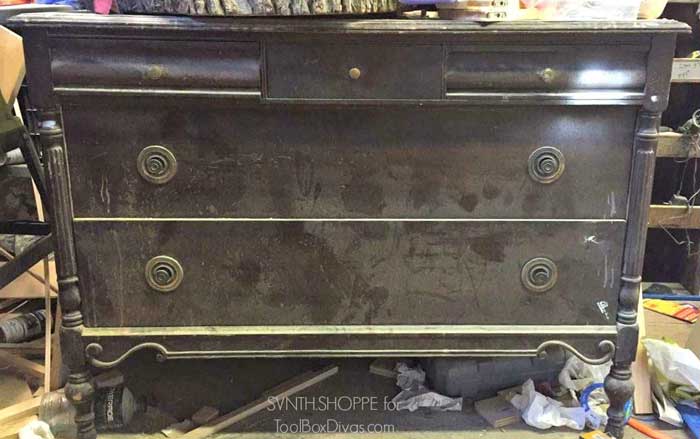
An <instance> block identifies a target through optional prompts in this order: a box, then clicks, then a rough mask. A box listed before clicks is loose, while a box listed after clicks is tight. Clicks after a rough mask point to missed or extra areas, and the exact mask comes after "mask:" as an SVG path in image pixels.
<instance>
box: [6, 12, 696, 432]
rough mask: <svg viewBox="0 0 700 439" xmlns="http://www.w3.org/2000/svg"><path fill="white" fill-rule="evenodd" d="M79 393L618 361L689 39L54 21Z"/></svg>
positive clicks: (623, 366) (616, 427)
mask: <svg viewBox="0 0 700 439" xmlns="http://www.w3.org/2000/svg"><path fill="white" fill-rule="evenodd" d="M12 25H13V26H14V27H15V28H17V29H18V30H19V31H20V32H21V33H22V34H23V36H24V38H25V47H26V52H27V60H28V93H29V100H30V102H31V104H32V107H33V108H31V109H30V113H31V114H34V115H35V116H36V118H37V120H38V121H39V123H40V126H41V129H40V132H41V143H42V146H43V150H44V161H45V163H46V172H47V174H48V180H49V181H50V186H51V195H52V198H51V199H52V203H53V209H52V213H53V225H54V230H55V234H56V237H57V252H56V258H57V263H58V271H59V283H60V288H61V304H62V307H63V313H64V314H63V325H62V333H63V342H64V347H63V350H64V356H65V361H66V363H67V364H68V365H69V366H70V368H71V375H70V379H69V384H68V386H67V392H68V395H69V396H70V398H71V399H72V400H73V401H74V402H75V404H76V406H77V408H78V422H79V424H80V431H81V436H82V437H83V438H89V437H92V436H94V434H95V432H94V427H93V422H92V417H91V395H92V392H93V389H92V386H91V379H90V374H89V372H88V365H93V366H97V367H110V366H114V365H116V364H118V363H119V362H121V361H122V360H123V359H124V358H126V357H127V356H129V355H130V354H132V353H133V352H135V351H138V350H142V349H151V350H153V351H155V353H156V355H157V357H158V358H159V359H170V358H194V357H205V358H218V357H272V356H274V357H282V356H315V357H329V356H392V355H395V356H398V355H400V356H527V355H538V354H543V353H544V352H545V351H546V350H548V349H554V348H565V349H566V350H568V351H570V352H572V353H573V354H574V355H577V356H579V357H580V358H582V359H583V360H585V361H588V362H591V363H602V362H605V361H607V360H609V359H613V360H614V366H613V368H612V371H611V373H610V376H609V377H608V379H607V380H606V384H605V385H606V390H607V391H608V393H609V396H610V398H611V408H610V412H609V414H610V416H611V419H610V423H609V431H610V432H612V433H613V434H614V435H616V436H617V437H620V436H621V434H622V433H621V432H622V426H623V406H624V404H625V402H626V401H627V400H628V399H629V398H630V395H631V394H632V384H631V381H630V368H629V366H630V362H631V361H632V360H633V359H634V356H635V350H636V345H637V333H638V331H637V324H636V309H637V301H638V300H637V299H638V286H639V282H640V275H641V269H642V257H643V249H644V242H645V236H646V222H647V207H648V205H649V198H650V190H651V179H652V175H653V168H654V155H655V148H656V143H657V128H658V125H659V118H660V113H661V112H662V111H663V109H664V108H665V107H666V103H667V97H668V91H669V78H670V73H671V63H672V58H673V51H674V44H675V38H676V34H677V33H678V32H683V31H685V30H686V27H684V25H681V24H678V23H675V22H671V21H646V22H617V23H611V22H598V23H555V22H550V23H536V24H532V23H502V24H493V25H489V26H482V25H478V24H473V23H457V22H445V21H437V20H345V19H340V20H339V19H294V20H290V19H193V18H176V17H169V18H168V17H135V16H112V17H101V16H95V15H90V14H35V15H27V16H20V17H18V18H15V19H14V21H13V24H12Z"/></svg>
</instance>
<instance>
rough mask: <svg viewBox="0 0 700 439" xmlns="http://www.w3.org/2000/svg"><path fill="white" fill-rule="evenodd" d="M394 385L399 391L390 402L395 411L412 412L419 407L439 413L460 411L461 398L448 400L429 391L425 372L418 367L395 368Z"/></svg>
mask: <svg viewBox="0 0 700 439" xmlns="http://www.w3.org/2000/svg"><path fill="white" fill-rule="evenodd" d="M396 371H397V372H398V376H397V377H396V385H397V386H399V388H401V391H400V392H399V393H398V394H397V395H396V396H394V398H393V399H392V400H391V402H392V403H394V404H395V407H396V409H397V410H408V411H409V412H414V411H416V410H418V409H419V408H421V407H429V408H432V409H435V410H439V411H461V410H462V398H450V397H449V396H445V395H441V394H439V393H437V392H433V391H431V390H430V389H429V388H428V387H427V386H426V385H425V372H424V371H423V369H421V368H420V366H417V367H415V368H411V367H409V366H408V365H406V364H405V363H399V364H398V365H397V366H396Z"/></svg>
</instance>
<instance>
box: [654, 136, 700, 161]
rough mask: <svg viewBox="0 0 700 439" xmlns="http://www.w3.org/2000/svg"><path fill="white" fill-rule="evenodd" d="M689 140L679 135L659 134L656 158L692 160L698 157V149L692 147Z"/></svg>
mask: <svg viewBox="0 0 700 439" xmlns="http://www.w3.org/2000/svg"><path fill="white" fill-rule="evenodd" d="M690 140H691V138H690V137H689V136H684V135H683V134H680V133H673V132H667V133H659V146H658V148H657V150H656V157H657V158H666V157H674V158H694V157H700V148H697V147H693V145H691V143H690Z"/></svg>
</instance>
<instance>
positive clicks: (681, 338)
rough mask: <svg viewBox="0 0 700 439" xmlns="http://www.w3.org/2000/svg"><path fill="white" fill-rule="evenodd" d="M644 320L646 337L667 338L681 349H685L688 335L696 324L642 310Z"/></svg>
mask: <svg viewBox="0 0 700 439" xmlns="http://www.w3.org/2000/svg"><path fill="white" fill-rule="evenodd" d="M644 318H645V319H646V336H647V337H651V338H658V339H661V338H667V339H669V340H673V341H674V342H676V343H678V345H679V346H681V347H686V346H687V344H688V339H689V338H690V333H691V331H692V330H693V328H694V327H695V326H697V324H696V323H688V322H684V321H682V320H679V319H676V318H673V317H671V316H667V315H664V314H660V313H658V312H654V311H651V310H648V309H645V310H644Z"/></svg>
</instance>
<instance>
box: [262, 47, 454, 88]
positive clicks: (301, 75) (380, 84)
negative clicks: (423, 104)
mask: <svg viewBox="0 0 700 439" xmlns="http://www.w3.org/2000/svg"><path fill="white" fill-rule="evenodd" d="M266 50H267V85H268V97H269V98H271V99H321V100H325V99H362V100H369V99H408V100H410V99H440V97H441V92H442V90H441V87H442V49H441V47H440V46H430V45H414V46H391V45H381V46H376V47H372V46H368V45H361V44H305V45H300V44H285V43H276V44H270V45H268V46H267V49H266Z"/></svg>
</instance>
